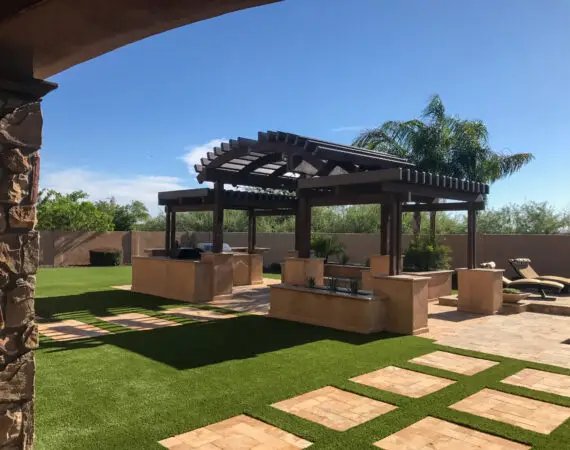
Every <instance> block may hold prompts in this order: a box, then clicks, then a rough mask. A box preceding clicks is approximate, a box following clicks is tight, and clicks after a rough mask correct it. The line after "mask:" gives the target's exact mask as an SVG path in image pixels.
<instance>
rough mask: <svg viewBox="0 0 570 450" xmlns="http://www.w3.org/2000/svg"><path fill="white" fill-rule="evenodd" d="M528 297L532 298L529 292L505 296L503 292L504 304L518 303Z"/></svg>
mask: <svg viewBox="0 0 570 450" xmlns="http://www.w3.org/2000/svg"><path fill="white" fill-rule="evenodd" d="M528 297H530V294H529V293H528V292H524V293H523V292H521V293H520V294H505V293H504V292H503V303H518V302H520V301H521V300H524V299H525V298H528Z"/></svg>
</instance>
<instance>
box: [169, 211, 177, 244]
mask: <svg viewBox="0 0 570 450" xmlns="http://www.w3.org/2000/svg"><path fill="white" fill-rule="evenodd" d="M173 248H176V211H172V212H171V213H170V250H172V249H173Z"/></svg>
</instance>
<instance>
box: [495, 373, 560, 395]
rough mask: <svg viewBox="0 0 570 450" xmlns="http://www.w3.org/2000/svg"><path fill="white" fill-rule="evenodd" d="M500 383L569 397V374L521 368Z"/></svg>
mask: <svg viewBox="0 0 570 450" xmlns="http://www.w3.org/2000/svg"><path fill="white" fill-rule="evenodd" d="M502 383H507V384H512V385H515V386H521V387H524V388H528V389H534V390H535V391H543V392H549V393H551V394H556V395H562V396H564V397H570V376H568V375H560V374H558V373H552V372H543V371H542V370H535V369H523V370H521V371H520V372H517V373H515V374H514V375H512V376H510V377H508V378H505V379H504V380H503V381H502Z"/></svg>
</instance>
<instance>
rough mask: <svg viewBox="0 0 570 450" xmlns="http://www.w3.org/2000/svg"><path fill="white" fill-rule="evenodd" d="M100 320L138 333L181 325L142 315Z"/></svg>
mask: <svg viewBox="0 0 570 450" xmlns="http://www.w3.org/2000/svg"><path fill="white" fill-rule="evenodd" d="M98 319H99V320H104V321H105V322H111V323H116V324H118V325H121V326H123V327H126V328H130V329H131V330H136V331H144V330H154V329H156V328H165V327H176V326H179V325H180V324H179V323H177V322H172V321H170V320H165V319H159V318H158V317H151V316H147V315H146V314H140V313H125V314H117V315H115V316H107V317H98Z"/></svg>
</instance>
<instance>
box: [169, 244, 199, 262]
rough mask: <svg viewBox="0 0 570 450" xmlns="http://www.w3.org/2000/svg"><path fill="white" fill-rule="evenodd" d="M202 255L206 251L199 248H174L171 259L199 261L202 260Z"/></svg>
mask: <svg viewBox="0 0 570 450" xmlns="http://www.w3.org/2000/svg"><path fill="white" fill-rule="evenodd" d="M202 253H204V251H203V250H201V249H199V248H184V247H183V248H174V249H172V250H171V253H170V257H171V258H173V259H186V260H189V261H199V260H200V259H201V258H202V256H201V255H202Z"/></svg>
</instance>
